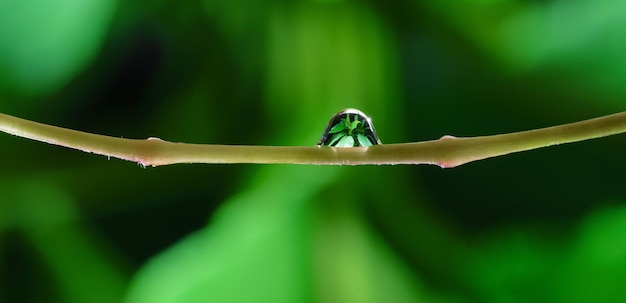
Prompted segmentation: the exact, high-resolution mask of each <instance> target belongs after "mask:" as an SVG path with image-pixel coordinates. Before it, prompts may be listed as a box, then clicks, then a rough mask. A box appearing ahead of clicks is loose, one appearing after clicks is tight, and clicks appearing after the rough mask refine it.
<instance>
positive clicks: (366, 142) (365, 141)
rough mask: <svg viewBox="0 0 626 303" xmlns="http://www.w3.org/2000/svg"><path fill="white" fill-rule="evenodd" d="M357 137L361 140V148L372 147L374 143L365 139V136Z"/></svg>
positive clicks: (359, 135) (358, 135)
mask: <svg viewBox="0 0 626 303" xmlns="http://www.w3.org/2000/svg"><path fill="white" fill-rule="evenodd" d="M356 137H357V139H358V140H359V145H361V146H372V143H371V142H370V140H369V139H368V138H367V137H365V136H363V135H361V134H357V135H356Z"/></svg>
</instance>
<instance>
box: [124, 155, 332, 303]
mask: <svg viewBox="0 0 626 303" xmlns="http://www.w3.org/2000/svg"><path fill="white" fill-rule="evenodd" d="M323 171H324V174H323V176H324V177H320V171H319V168H315V167H296V166H289V167H285V166H283V167H278V166H276V167H266V168H265V169H264V170H263V171H262V172H260V173H259V174H258V175H257V176H256V177H255V181H254V182H253V184H251V185H250V186H249V187H248V188H247V189H246V190H245V191H244V192H242V193H240V194H238V195H236V196H234V197H233V198H231V199H230V200H229V201H227V202H226V204H225V205H224V207H222V208H221V209H220V210H219V211H218V213H217V214H216V215H215V219H214V220H213V221H212V222H211V224H210V225H209V227H208V228H207V229H205V230H203V231H201V232H198V233H196V234H194V235H192V236H190V237H188V238H186V239H185V240H183V241H182V242H180V243H179V244H177V245H175V246H174V247H172V248H171V249H169V250H168V251H166V252H164V253H162V254H161V255H160V256H158V257H157V258H155V259H153V260H152V261H151V262H150V263H149V264H147V265H146V266H145V267H144V268H143V269H142V270H141V271H140V272H139V273H138V275H137V276H136V277H135V281H134V282H133V284H132V285H131V289H130V292H129V294H128V297H127V300H126V302H132V303H140V302H150V303H165V302H168V303H169V302H303V301H306V298H309V297H310V296H311V291H312V289H311V288H310V287H311V286H310V285H311V278H310V277H311V272H310V266H308V265H307V264H308V262H309V261H308V258H309V257H308V255H309V252H308V251H309V247H310V239H309V238H310V229H311V223H310V220H311V219H310V210H309V207H310V206H309V203H310V202H308V201H311V200H312V199H313V195H314V194H315V193H316V192H317V191H318V190H319V189H320V188H321V187H322V186H324V185H325V184H327V183H328V182H330V181H331V180H333V179H334V178H336V177H337V175H338V172H339V170H337V169H336V168H328V167H327V168H323ZM292 176H298V177H297V178H293V177H292ZM172 277H176V278H175V279H173V278H172Z"/></svg>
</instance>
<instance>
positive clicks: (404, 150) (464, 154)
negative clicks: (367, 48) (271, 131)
mask: <svg viewBox="0 0 626 303" xmlns="http://www.w3.org/2000/svg"><path fill="white" fill-rule="evenodd" d="M0 131H3V132H6V133H9V134H13V135H16V136H20V137H24V138H28V139H33V140H37V141H42V142H46V143H50V144H55V145H60V146H65V147H69V148H74V149H78V150H82V151H84V152H89V153H95V154H100V155H105V156H110V157H115V158H120V159H124V160H128V161H133V162H137V163H139V164H141V165H143V166H160V165H168V164H177V163H274V164H314V165H365V164H374V165H383V164H432V165H438V166H440V167H442V168H450V167H456V166H459V165H462V164H465V163H468V162H472V161H476V160H482V159H487V158H491V157H496V156H501V155H506V154H510V153H514V152H520V151H526V150H532V149H536V148H541V147H547V146H551V145H556V144H563V143H570V142H577V141H583V140H588V139H593V138H598V137H605V136H610V135H614V134H619V133H623V132H626V112H622V113H618V114H613V115H609V116H604V117H600V118H595V119H590V120H585V121H581V122H575V123H569V124H564V125H559V126H553V127H547V128H541V129H535V130H529V131H522V132H516V133H509V134H502V135H492V136H481V137H465V138H457V137H452V136H443V137H442V138H441V139H439V140H433V141H424V142H416V143H401V144H384V145H374V146H369V147H349V148H335V147H327V146H247V145H214V144H187V143H174V142H168V141H163V140H161V139H158V138H148V139H145V140H138V139H124V138H115V137H108V136H103V135H96V134H91V133H85V132H81V131H76V130H71V129H67V128H61V127H56V126H51V125H46V124H42V123H37V122H33V121H28V120H24V119H20V118H16V117H13V116H9V115H5V114H1V113H0Z"/></svg>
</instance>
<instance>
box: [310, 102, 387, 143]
mask: <svg viewBox="0 0 626 303" xmlns="http://www.w3.org/2000/svg"><path fill="white" fill-rule="evenodd" d="M377 144H382V142H380V139H379V138H378V135H377V134H376V129H375V128H374V124H372V119H370V118H369V117H368V116H366V115H365V114H364V113H363V112H362V111H360V110H358V109H354V108H346V109H344V110H341V111H339V112H337V113H336V114H334V115H333V116H332V117H331V118H330V120H329V121H328V125H327V126H326V129H325V130H324V133H323V134H322V137H321V138H320V140H319V141H318V142H317V145H320V146H334V147H356V146H372V145H377Z"/></svg>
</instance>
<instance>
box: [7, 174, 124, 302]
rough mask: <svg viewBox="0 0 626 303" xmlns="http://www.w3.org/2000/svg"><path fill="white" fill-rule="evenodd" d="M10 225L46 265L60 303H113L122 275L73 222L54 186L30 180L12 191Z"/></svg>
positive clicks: (67, 201) (66, 200)
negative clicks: (32, 247) (18, 229)
mask: <svg viewBox="0 0 626 303" xmlns="http://www.w3.org/2000/svg"><path fill="white" fill-rule="evenodd" d="M15 192H16V195H15V196H16V200H15V201H12V203H15V205H13V207H12V208H13V209H14V212H13V213H12V214H13V216H14V222H15V224H16V226H17V227H20V228H21V229H22V230H23V231H24V232H25V234H26V236H27V238H28V239H29V240H30V241H31V242H32V243H33V245H34V246H35V248H36V249H37V251H38V252H39V253H40V255H41V257H42V259H43V260H45V262H46V263H47V265H49V267H50V271H51V272H52V275H53V277H54V278H55V285H56V286H57V287H58V288H59V294H60V296H61V298H62V301H63V302H76V303H78V302H103V303H104V302H119V301H120V299H121V298H122V296H123V293H124V291H125V288H126V287H125V284H126V275H125V273H124V269H122V266H121V265H120V263H121V262H120V260H119V259H117V258H115V256H114V255H113V254H110V251H109V250H107V249H106V246H105V245H104V243H102V242H101V241H98V236H97V235H95V234H94V233H92V232H90V230H89V228H86V226H83V225H82V224H79V214H78V210H77V209H76V208H75V207H74V204H73V201H72V199H71V197H69V196H68V194H67V193H66V192H65V191H64V190H63V189H61V188H59V187H57V186H55V185H54V184H52V183H50V182H47V181H43V180H35V179H30V180H27V181H26V182H23V183H20V184H18V185H17V186H16V188H15Z"/></svg>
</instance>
